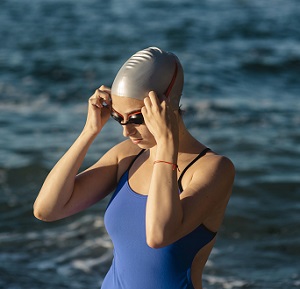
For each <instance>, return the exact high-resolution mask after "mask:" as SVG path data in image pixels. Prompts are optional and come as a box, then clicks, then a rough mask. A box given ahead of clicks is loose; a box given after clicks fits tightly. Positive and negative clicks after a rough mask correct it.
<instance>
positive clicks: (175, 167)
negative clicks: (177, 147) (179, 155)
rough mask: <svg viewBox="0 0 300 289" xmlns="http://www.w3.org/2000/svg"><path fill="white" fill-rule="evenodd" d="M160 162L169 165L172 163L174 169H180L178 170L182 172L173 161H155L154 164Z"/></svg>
mask: <svg viewBox="0 0 300 289" xmlns="http://www.w3.org/2000/svg"><path fill="white" fill-rule="evenodd" d="M158 163H164V164H168V165H171V166H172V170H173V171H175V170H176V169H177V170H178V172H180V170H179V168H178V165H177V164H173V163H170V162H166V161H160V160H158V161H154V162H153V164H154V165H155V164H158Z"/></svg>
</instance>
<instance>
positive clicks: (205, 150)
mask: <svg viewBox="0 0 300 289" xmlns="http://www.w3.org/2000/svg"><path fill="white" fill-rule="evenodd" d="M210 150H211V149H210V148H205V149H204V150H203V151H202V152H201V153H200V154H199V155H197V156H196V157H195V158H194V159H193V160H192V161H191V162H190V163H189V164H188V165H187V166H186V167H185V168H184V170H183V171H182V173H181V175H180V177H179V179H178V187H179V190H180V192H182V191H183V188H182V185H181V180H182V177H183V175H184V174H185V172H186V171H187V170H188V169H189V168H190V167H191V166H192V165H193V164H194V163H195V162H196V161H197V160H199V159H200V158H201V157H203V156H204V155H205V154H206V153H207V152H208V151H210Z"/></svg>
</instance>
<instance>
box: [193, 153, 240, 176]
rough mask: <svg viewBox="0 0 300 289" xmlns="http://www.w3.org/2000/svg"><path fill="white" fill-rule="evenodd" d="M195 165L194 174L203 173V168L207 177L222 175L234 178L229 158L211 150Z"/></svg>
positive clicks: (233, 169)
mask: <svg viewBox="0 0 300 289" xmlns="http://www.w3.org/2000/svg"><path fill="white" fill-rule="evenodd" d="M197 163H198V165H196V166H195V172H198V173H199V172H201V171H202V172H203V168H205V171H206V172H207V173H208V174H209V175H217V174H222V175H224V176H227V177H231V178H234V176H235V167H234V164H233V162H232V161H231V160H230V158H229V157H227V156H224V155H220V154H218V153H217V152H214V151H213V150H209V151H208V152H207V153H206V154H205V156H204V157H202V158H201V159H200V161H199V162H197Z"/></svg>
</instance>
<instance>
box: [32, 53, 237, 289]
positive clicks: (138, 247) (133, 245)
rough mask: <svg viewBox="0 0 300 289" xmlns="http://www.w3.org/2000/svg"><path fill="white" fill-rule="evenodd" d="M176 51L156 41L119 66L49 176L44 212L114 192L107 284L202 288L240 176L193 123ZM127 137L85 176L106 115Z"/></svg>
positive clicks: (59, 212) (73, 209)
mask: <svg viewBox="0 0 300 289" xmlns="http://www.w3.org/2000/svg"><path fill="white" fill-rule="evenodd" d="M182 88H183V70H182V67H181V64H180V62H179V60H178V58H177V57H176V56H175V55H174V54H172V53H169V52H165V51H162V50H160V49H158V48H155V47H150V48H148V49H144V50H142V51H139V52H137V53H136V54H135V55H133V56H132V57H131V58H129V60H128V61H127V62H126V63H125V64H124V65H123V66H122V68H121V69H120V70H119V72H118V74H117V76H116V78H115V80H114V82H113V85H112V89H111V90H110V89H109V88H107V87H105V86H101V87H100V88H99V89H97V90H96V91H95V93H94V94H93V96H92V97H91V98H90V99H89V106H88V115H87V121H86V124H85V127H84V129H83V131H82V133H81V134H80V136H79V137H78V138H77V140H76V141H75V142H74V144H73V145H72V146H71V148H70V149H69V150H68V151H67V153H66V154H65V155H64V156H63V157H62V158H61V159H60V160H59V162H58V163H57V164H56V165H55V167H54V168H53V169H52V171H51V172H50V173H49V175H48V177H47V178H46V180H45V183H44V185H43V187H42V189H41V191H40V193H39V195H38V197H37V199H36V202H35V204H34V214H35V216H36V217H37V218H38V219H41V220H44V221H54V220H58V219H61V218H65V217H67V216H70V215H72V214H75V213H77V212H79V211H81V210H83V209H85V208H87V207H89V206H91V205H93V204H94V203H96V202H98V201H100V200H101V199H103V198H104V197H106V196H107V195H108V194H109V193H110V192H112V191H114V190H115V192H114V194H113V196H112V197H111V200H110V203H109V205H108V207H107V210H106V213H105V218H104V219H105V225H106V228H107V231H108V233H109V234H110V236H111V238H112V241H113V244H114V259H113V262H112V266H111V268H110V270H109V272H108V273H107V275H106V277H105V279H104V282H103V284H102V289H169V288H170V289H182V288H185V289H187V288H189V289H192V288H194V289H201V288H202V270H203V267H204V265H205V263H206V261H207V259H208V257H209V254H210V252H211V250H212V248H213V245H214V242H215V236H216V232H217V231H218V229H219V227H220V225H221V223H222V220H223V217H224V213H225V208H226V206H227V203H228V200H229V197H230V194H231V189H232V185H233V180H234V174H235V172H234V166H233V164H232V163H231V161H230V160H229V159H228V158H226V157H224V156H220V155H218V154H216V153H215V152H213V151H212V150H210V149H209V148H207V147H206V146H205V145H204V144H202V143H200V142H199V141H198V140H196V139H195V138H194V137H193V136H192V135H191V134H190V133H189V132H188V130H187V129H186V127H185V125H184V123H183V120H182V117H181V113H180V109H179V100H180V96H181V93H182ZM110 115H111V116H112V117H113V118H114V119H115V120H116V121H118V122H119V123H120V124H121V125H122V126H123V134H124V136H125V137H127V138H129V139H128V140H126V141H124V142H121V143H120V144H118V145H116V146H114V147H113V148H112V149H110V150H109V151H108V152H107V153H106V154H105V155H104V156H103V157H102V158H100V160H99V161H97V162H96V163H95V164H94V165H93V166H91V167H90V168H88V169H87V170H85V171H84V172H82V173H80V174H78V170H79V168H80V166H81V164H82V162H83V160H84V157H85V155H86V153H87V151H88V149H89V147H90V145H91V143H92V142H93V140H94V139H95V137H96V136H97V135H98V134H99V132H100V131H101V129H102V128H103V126H104V125H105V123H106V122H107V120H108V118H109V116H110Z"/></svg>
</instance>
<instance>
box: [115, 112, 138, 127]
mask: <svg viewBox="0 0 300 289" xmlns="http://www.w3.org/2000/svg"><path fill="white" fill-rule="evenodd" d="M110 115H111V117H112V118H113V119H114V120H116V121H117V122H118V123H119V124H121V125H127V124H136V125H139V124H143V123H144V117H143V114H142V113H141V111H140V110H139V111H136V112H133V113H130V114H129V115H128V120H127V121H126V122H124V117H123V115H122V114H120V113H118V112H117V111H115V110H114V109H112V110H111V113H110Z"/></svg>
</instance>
